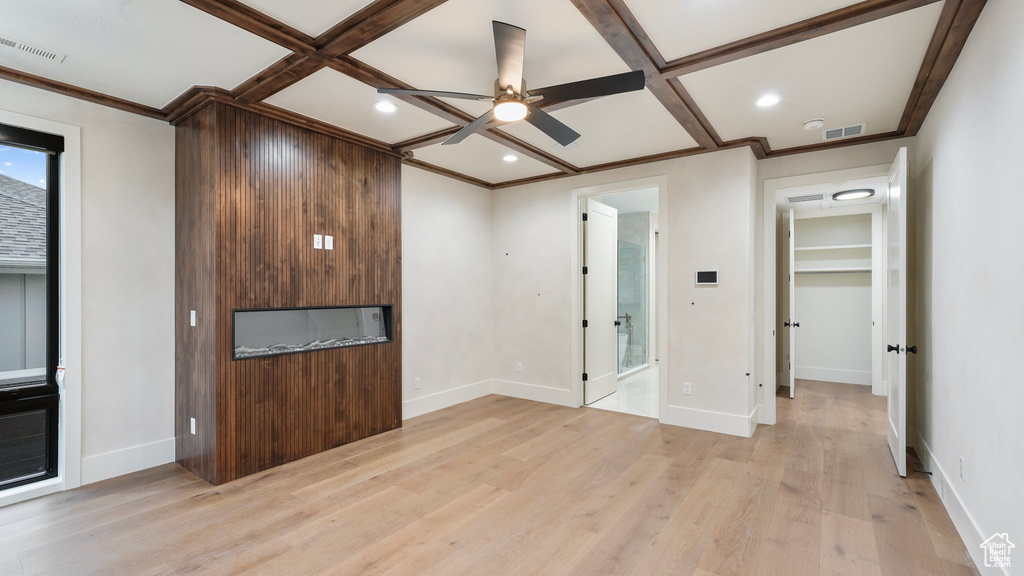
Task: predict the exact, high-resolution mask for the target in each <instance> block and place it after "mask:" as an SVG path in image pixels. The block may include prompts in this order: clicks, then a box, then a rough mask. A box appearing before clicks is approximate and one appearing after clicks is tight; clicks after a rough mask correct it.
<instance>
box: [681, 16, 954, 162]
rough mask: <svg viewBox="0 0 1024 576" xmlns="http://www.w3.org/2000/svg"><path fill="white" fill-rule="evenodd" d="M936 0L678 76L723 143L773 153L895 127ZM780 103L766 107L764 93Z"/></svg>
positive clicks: (931, 25)
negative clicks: (764, 146) (813, 125)
mask: <svg viewBox="0 0 1024 576" xmlns="http://www.w3.org/2000/svg"><path fill="white" fill-rule="evenodd" d="M941 9H942V3H941V2H937V3H935V4H931V5H928V6H924V7H922V8H917V9H915V10H911V11H908V12H904V13H902V14H897V15H895V16H890V17H888V18H884V19H881V20H876V21H874V22H871V23H868V24H863V25H861V26H857V27H855V28H850V29H847V30H843V31H841V32H836V33H834V34H829V35H827V36H822V37H820V38H815V39H813V40H808V41H806V42H801V43H799V44H794V45H792V46H787V47H785V48H780V49H778V50H773V51H771V52H766V53H764V54H758V55H757V56H752V57H750V58H744V59H742V60H737V61H735V62H730V63H728V64H723V65H721V66H716V67H714V68H709V69H707V70H701V71H699V72H695V73H693V74H688V75H686V76H683V77H682V78H681V80H682V82H683V85H684V86H685V87H686V89H687V90H688V91H689V92H690V94H691V95H692V96H693V98H694V100H696V102H697V105H698V106H699V107H700V109H701V110H702V111H703V112H704V114H705V115H706V116H707V117H708V119H709V120H710V121H711V124H712V125H713V126H714V127H715V128H716V129H717V130H718V133H719V135H720V136H721V137H722V138H723V139H725V140H733V139H736V138H744V137H748V136H766V137H768V142H769V144H771V147H772V149H774V150H781V149H784V148H791V147H794V146H800V145H805V144H815V143H818V142H821V131H820V130H814V131H807V130H804V129H803V123H804V122H805V121H807V120H810V119H812V118H819V117H820V118H824V119H825V121H826V124H825V128H837V127H842V126H849V125H853V124H858V123H861V122H867V124H868V126H867V132H866V134H877V133H883V132H889V131H892V130H895V129H896V128H897V126H898V124H899V120H900V116H901V115H902V114H903V108H904V107H905V106H906V103H907V99H908V98H909V96H910V91H911V89H912V88H913V84H914V79H915V78H916V76H917V71H918V69H919V68H920V66H921V62H922V60H923V59H924V53H925V50H926V49H927V47H928V42H929V41H930V39H931V36H932V32H933V31H934V29H935V25H936V22H937V20H938V17H939V12H940V11H941ZM769 93H772V94H776V95H778V96H780V97H781V98H782V101H781V102H780V103H779V104H777V105H775V106H773V107H770V108H759V107H757V106H756V105H755V102H756V101H757V100H758V99H759V98H760V97H761V96H762V95H764V94H769Z"/></svg>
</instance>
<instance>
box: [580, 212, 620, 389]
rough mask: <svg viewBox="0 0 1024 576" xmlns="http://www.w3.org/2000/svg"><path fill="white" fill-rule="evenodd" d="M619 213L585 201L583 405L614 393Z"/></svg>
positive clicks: (616, 356) (615, 380) (616, 350)
mask: <svg viewBox="0 0 1024 576" xmlns="http://www.w3.org/2000/svg"><path fill="white" fill-rule="evenodd" d="M618 246H619V214H618V210H616V209H615V208H612V207H611V206H607V205H605V204H602V203H600V202H598V201H597V200H592V199H587V213H586V222H584V226H583V270H584V272H583V318H584V321H583V322H584V326H585V328H584V329H583V380H584V381H583V403H584V404H591V403H593V402H595V401H597V400H600V399H601V398H604V397H605V396H607V395H609V394H611V393H612V392H615V385H616V382H617V379H618V355H617V354H618V346H617V338H618V336H617V335H618V330H617V328H616V326H615V324H616V322H617V316H618V295H617V292H618Z"/></svg>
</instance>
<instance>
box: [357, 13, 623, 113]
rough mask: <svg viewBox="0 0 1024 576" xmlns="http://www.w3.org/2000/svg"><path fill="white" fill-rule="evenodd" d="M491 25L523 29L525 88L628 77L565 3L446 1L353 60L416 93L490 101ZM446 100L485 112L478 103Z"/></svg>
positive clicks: (492, 67) (493, 71)
mask: <svg viewBox="0 0 1024 576" xmlns="http://www.w3.org/2000/svg"><path fill="white" fill-rule="evenodd" d="M492 20H498V21H501V22H506V23H508V24H512V25H514V26H519V27H521V28H525V29H526V62H525V71H524V75H523V76H524V77H525V79H526V81H527V89H529V87H531V86H532V87H534V88H540V87H543V86H550V85H553V84H562V83H565V82H572V81H576V80H585V79H588V78H592V77H597V76H607V75H610V74H618V73H620V72H628V71H629V68H628V67H627V66H626V64H625V63H624V62H623V61H622V59H621V58H619V56H618V55H617V54H616V53H615V51H614V50H612V48H611V47H610V46H608V43H607V42H605V41H604V39H603V38H601V35H600V34H598V32H597V31H596V30H595V29H594V27H593V26H591V25H590V22H588V21H587V19H586V18H584V17H583V15H582V14H580V12H579V10H577V9H576V8H575V7H574V6H573V4H572V2H569V0H516V1H514V2H509V1H507V0H506V1H501V0H449V1H448V2H445V3H444V4H442V5H441V6H438V7H437V8H434V9H433V10H431V11H430V12H427V13H426V14H424V15H423V16H420V17H419V18H417V19H415V20H413V21H412V22H410V23H408V24H406V25H404V26H402V27H400V28H398V29H397V30H395V31H393V32H391V33H390V34H387V35H385V36H383V37H382V38H379V39H377V40H376V41H374V42H371V43H370V44H369V45H367V46H364V47H362V48H360V49H359V50H356V51H355V52H354V53H353V56H354V57H355V58H357V59H359V60H362V61H364V62H366V63H367V64H369V65H371V66H373V67H375V68H377V69H379V70H383V71H385V72H387V73H388V74H390V75H392V76H394V77H396V78H398V79H399V80H402V81H403V82H406V83H408V84H411V85H413V86H415V87H417V88H421V89H429V90H449V91H456V92H471V93H476V94H487V95H491V94H493V93H494V81H495V79H496V78H497V75H498V73H497V70H496V64H495V61H494V35H493V32H492V28H491V21H492ZM450 102H451V103H452V104H453V105H455V106H457V107H459V108H460V109H462V110H465V111H467V112H470V113H474V114H476V115H479V114H481V113H483V112H486V111H487V106H486V105H483V106H480V103H479V102H475V101H470V100H452V101H450Z"/></svg>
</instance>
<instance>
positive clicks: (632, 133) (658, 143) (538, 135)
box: [501, 89, 697, 168]
mask: <svg viewBox="0 0 1024 576" xmlns="http://www.w3.org/2000/svg"><path fill="white" fill-rule="evenodd" d="M551 115H552V116H554V117H555V118H557V119H559V120H561V121H562V122H564V123H565V124H566V125H567V126H569V127H570V128H572V129H573V130H575V131H576V132H579V134H580V138H579V139H578V140H577V141H576V142H575V143H573V144H572V145H570V146H569V147H568V148H561V147H558V146H557V145H556V143H555V141H554V140H552V139H551V138H550V137H548V136H547V135H545V134H544V133H543V132H541V131H540V130H538V129H537V128H534V127H533V125H531V124H529V123H527V122H516V123H514V124H510V125H507V126H504V127H502V128H501V129H502V130H505V131H507V132H509V133H510V134H512V135H513V136H516V137H517V138H520V139H522V140H524V141H526V142H527V143H529V144H532V145H534V146H536V147H538V148H541V149H542V150H547V151H548V152H550V153H551V154H554V155H555V156H558V157H559V158H561V159H563V160H565V161H566V162H569V163H570V164H573V165H575V166H578V167H581V168H583V167H587V166H594V165H597V164H604V163H606V162H613V161H616V160H626V159H629V158H638V157H640V156H648V155H651V154H658V153H661V152H671V151H673V150H681V149H685V148H696V147H697V143H696V142H695V141H694V140H693V138H691V137H690V135H689V134H688V133H687V132H686V130H684V129H683V127H682V126H680V124H679V122H677V121H676V119H675V118H673V117H672V115H671V114H670V113H669V112H668V110H666V109H665V107H664V106H662V105H661V103H660V102H658V99H657V98H656V97H655V96H654V94H651V93H650V91H648V90H646V89H644V90H640V91H637V92H628V93H626V94H617V95H615V96H608V97H605V98H599V99H597V100H592V101H590V102H586V103H583V104H578V105H576V106H573V107H571V108H565V109H563V110H556V111H555V112H552V113H551Z"/></svg>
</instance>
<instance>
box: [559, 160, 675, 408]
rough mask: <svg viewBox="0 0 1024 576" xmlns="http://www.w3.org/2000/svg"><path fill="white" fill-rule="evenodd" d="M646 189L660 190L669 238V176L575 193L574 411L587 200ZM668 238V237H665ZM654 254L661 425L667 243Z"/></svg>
mask: <svg viewBox="0 0 1024 576" xmlns="http://www.w3.org/2000/svg"><path fill="white" fill-rule="evenodd" d="M645 188H657V189H658V233H659V234H666V235H667V234H668V229H669V228H668V176H665V175H662V176H652V177H649V178H641V179H637V180H626V181H623V182H615V183H612V184H602V185H599V186H586V187H583V188H574V189H573V190H572V205H573V209H572V226H573V228H572V230H573V234H574V235H575V237H576V249H575V250H573V251H572V258H571V266H570V269H569V275H570V279H571V286H572V303H571V306H570V308H571V309H572V325H573V327H574V328H573V330H572V334H571V348H570V349H571V351H572V354H570V360H569V381H570V382H572V386H571V388H572V396H571V397H572V403H573V406H575V407H577V408H578V407H580V406H583V378H582V376H583V281H582V277H583V274H582V268H581V266H582V262H583V226H582V224H583V212H584V211H585V209H586V200H587V199H588V198H593V197H595V196H604V195H606V194H616V193H620V192H631V191H634V190H643V189H645ZM666 237H667V236H666ZM659 244H660V245H659V246H658V251H657V253H656V254H655V258H656V260H657V262H656V270H657V271H658V273H657V278H656V282H657V292H658V302H657V304H656V306H655V311H654V312H655V315H656V317H657V322H656V329H657V331H658V336H657V339H656V342H655V345H656V346H657V347H658V354H657V356H658V358H659V359H661V360H660V361H659V362H658V420H659V421H662V418H664V414H665V412H667V406H668V363H667V362H666V361H665V360H664V359H665V358H667V357H668V355H667V351H668V329H667V327H668V302H667V297H666V295H667V293H668V286H667V278H668V274H667V273H666V271H667V270H668V242H660V243H659Z"/></svg>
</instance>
